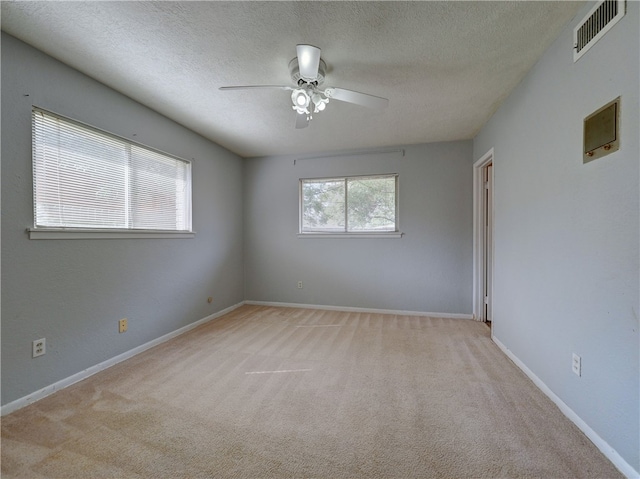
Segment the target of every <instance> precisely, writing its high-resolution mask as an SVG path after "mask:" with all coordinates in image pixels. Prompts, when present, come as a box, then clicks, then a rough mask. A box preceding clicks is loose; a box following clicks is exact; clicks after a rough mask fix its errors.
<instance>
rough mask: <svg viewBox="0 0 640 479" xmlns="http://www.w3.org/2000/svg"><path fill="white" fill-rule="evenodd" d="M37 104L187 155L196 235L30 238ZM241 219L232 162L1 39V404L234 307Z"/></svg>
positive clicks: (237, 170)
mask: <svg viewBox="0 0 640 479" xmlns="http://www.w3.org/2000/svg"><path fill="white" fill-rule="evenodd" d="M27 94H28V95H29V96H24V95H27ZM33 104H35V105H38V106H40V107H43V108H45V109H49V110H52V111H54V112H56V113H60V114H62V115H65V116H68V117H70V118H74V119H76V120H80V121H83V122H85V123H88V124H90V125H93V126H96V127H98V128H101V129H104V130H107V131H110V132H112V133H115V134H117V135H120V136H123V137H126V138H132V139H134V137H133V134H134V133H135V134H136V136H135V140H136V141H138V142H140V143H142V144H145V145H149V146H151V147H153V148H156V149H159V150H162V151H166V152H168V153H171V154H173V155H177V156H179V157H182V158H185V159H189V160H192V159H193V227H194V230H195V231H196V232H197V234H196V237H195V238H194V239H125V240H117V239H112V240H50V241H46V240H29V239H28V237H27V235H26V233H25V229H26V228H28V227H30V226H32V225H33V213H32V208H33V206H32V205H33V200H32V177H31V106H32V105H33ZM241 217H242V160H241V159H240V158H239V157H237V156H236V155H234V154H231V153H229V152H228V151H226V150H224V149H222V148H220V147H218V146H216V145H214V144H213V143H211V142H209V141H207V140H205V139H203V138H202V137H200V136H198V135H196V134H194V133H192V132H190V131H189V130H186V129H185V128H183V127H181V126H180V125H178V124H176V123H174V122H172V121H170V120H168V119H167V118H165V117H162V116H160V115H159V114H157V113H155V112H153V111H151V110H149V109H147V108H145V107H143V106H141V105H140V104H138V103H135V102H133V101H132V100H130V99H128V98H126V97H124V96H122V95H120V94H119V93H117V92H115V91H113V90H110V89H109V88H107V87H105V86H104V85H102V84H100V83H98V82H96V81H94V80H92V79H90V78H88V77H86V76H84V75H82V74H80V73H78V72H77V71H75V70H73V69H70V68H69V67H67V66H65V65H63V64H61V63H59V62H57V61H55V60H53V59H52V58H50V57H48V56H46V55H45V54H43V53H41V52H38V51H37V50H34V49H33V48H31V47H29V46H27V45H26V44H24V43H21V42H20V41H18V40H16V39H15V38H13V37H10V36H8V35H6V34H4V33H3V34H2V404H6V403H8V402H10V401H12V400H15V399H18V398H21V397H24V396H25V395H27V394H29V393H31V392H33V391H36V390H38V389H40V388H42V387H45V386H48V385H50V384H52V383H54V382H56V381H59V380H61V379H64V378H67V377H69V376H71V375H72V374H74V373H77V372H79V371H82V370H83V369H85V368H88V367H90V366H92V365H95V364H97V363H99V362H102V361H104V360H106V359H109V358H112V357H114V356H116V355H118V354H120V353H123V352H125V351H128V350H130V349H132V348H134V347H136V346H138V345H140V344H143V343H145V342H148V341H150V340H152V339H155V338H157V337H159V336H162V335H163V334H166V333H169V332H171V331H174V330H176V329H178V328H180V327H182V326H185V325H188V324H189V323H192V322H194V321H196V320H198V319H201V318H203V317H206V316H208V315H210V314H212V313H214V312H216V311H218V310H221V309H223V308H226V307H228V306H230V305H233V304H236V303H238V302H240V301H242V300H243V265H242V255H243V253H242V218H241ZM208 296H213V297H214V301H213V303H212V304H208V303H207V297H208ZM124 317H126V318H128V319H129V331H128V332H127V333H126V334H118V331H117V320H118V319H120V318H124ZM42 337H46V339H47V354H46V355H45V356H42V357H39V358H36V359H32V358H31V342H32V341H33V340H34V339H38V338H42Z"/></svg>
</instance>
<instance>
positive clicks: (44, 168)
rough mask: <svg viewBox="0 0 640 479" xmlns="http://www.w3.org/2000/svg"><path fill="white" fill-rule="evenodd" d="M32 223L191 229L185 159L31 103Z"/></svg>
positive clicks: (188, 165)
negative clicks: (61, 115) (33, 106)
mask: <svg viewBox="0 0 640 479" xmlns="http://www.w3.org/2000/svg"><path fill="white" fill-rule="evenodd" d="M32 128H33V140H32V141H33V197H34V229H33V230H32V232H33V231H37V230H38V229H39V228H41V229H42V228H46V229H51V228H53V229H71V230H72V231H75V230H78V231H86V230H96V229H99V230H131V231H156V232H157V231H159V232H190V231H191V163H190V162H188V161H185V160H181V159H178V158H175V157H172V156H168V155H166V154H163V153H159V152H157V151H154V150H151V149H149V148H146V147H143V146H140V145H137V144H135V143H132V142H130V141H128V140H125V139H123V138H119V137H116V136H114V135H111V134H109V133H105V132H103V131H100V130H97V129H94V128H91V127H88V126H86V125H83V124H80V123H77V122H74V121H72V120H69V119H66V118H63V117H60V116H58V115H55V114H53V113H50V112H47V111H44V110H41V109H37V108H34V109H33V122H32Z"/></svg>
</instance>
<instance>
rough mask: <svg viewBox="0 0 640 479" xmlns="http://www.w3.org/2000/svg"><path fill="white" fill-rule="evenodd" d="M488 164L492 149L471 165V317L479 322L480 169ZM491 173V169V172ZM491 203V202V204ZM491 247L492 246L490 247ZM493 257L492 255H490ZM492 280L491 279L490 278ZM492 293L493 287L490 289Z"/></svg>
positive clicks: (481, 304) (481, 301) (481, 303)
mask: <svg viewBox="0 0 640 479" xmlns="http://www.w3.org/2000/svg"><path fill="white" fill-rule="evenodd" d="M489 163H492V164H493V148H491V149H490V150H489V151H488V152H487V153H485V154H484V155H482V157H481V158H480V159H479V160H477V161H476V162H475V163H474V164H473V308H472V311H473V317H474V319H476V320H478V321H480V320H481V318H482V309H483V307H484V292H483V291H482V284H483V282H482V275H483V274H484V266H483V263H482V259H483V251H484V236H483V234H482V233H483V228H482V223H483V221H484V209H483V201H482V196H483V191H484V178H483V174H482V173H483V172H482V169H483V168H484V167H485V166H487V165H488V164H489ZM491 172H492V173H493V169H492V171H491ZM492 183H493V182H492ZM492 203H493V202H492ZM492 246H493V245H492ZM492 256H493V255H492ZM492 280H493V278H492ZM491 291H493V286H492V288H491Z"/></svg>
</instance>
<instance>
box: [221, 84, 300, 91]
mask: <svg viewBox="0 0 640 479" xmlns="http://www.w3.org/2000/svg"><path fill="white" fill-rule="evenodd" d="M261 89H270V90H289V91H291V90H293V88H292V87H290V86H285V85H238V86H221V87H220V88H219V90H261Z"/></svg>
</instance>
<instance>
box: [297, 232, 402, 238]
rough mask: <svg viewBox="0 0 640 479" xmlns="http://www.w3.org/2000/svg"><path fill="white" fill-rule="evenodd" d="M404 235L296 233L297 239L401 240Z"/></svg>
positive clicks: (398, 233) (394, 233)
mask: <svg viewBox="0 0 640 479" xmlns="http://www.w3.org/2000/svg"><path fill="white" fill-rule="evenodd" d="M403 235H404V233H400V232H397V231H396V232H391V233H298V238H340V239H354V238H387V239H388V238H402V236H403Z"/></svg>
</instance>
